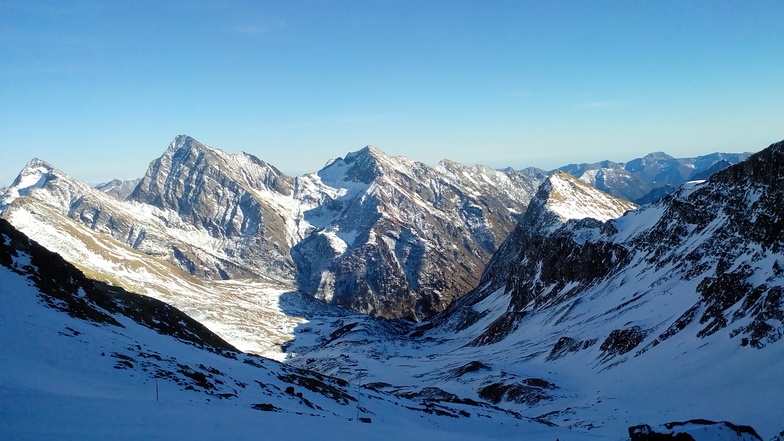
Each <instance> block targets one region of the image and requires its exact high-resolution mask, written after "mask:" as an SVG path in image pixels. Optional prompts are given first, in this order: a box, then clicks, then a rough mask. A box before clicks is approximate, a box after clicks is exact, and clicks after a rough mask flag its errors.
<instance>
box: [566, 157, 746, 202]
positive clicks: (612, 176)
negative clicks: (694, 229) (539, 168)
mask: <svg viewBox="0 0 784 441" xmlns="http://www.w3.org/2000/svg"><path fill="white" fill-rule="evenodd" d="M750 155H751V153H711V154H709V155H702V156H697V157H694V158H674V157H672V156H670V155H668V154H666V153H663V152H654V153H650V154H648V155H645V156H644V157H642V158H636V159H632V160H631V161H627V162H613V161H601V162H595V163H582V164H569V165H565V166H563V167H560V168H558V169H556V170H554V171H565V172H567V173H569V174H571V175H573V176H576V177H577V178H579V179H580V180H582V181H584V182H586V183H588V184H590V185H592V186H594V187H596V188H598V189H599V190H602V191H604V192H606V193H609V194H611V195H613V196H615V197H618V198H621V199H626V200H629V201H632V202H634V203H636V204H638V205H644V204H647V203H650V202H654V201H656V200H658V199H660V198H662V197H664V196H666V195H667V194H670V193H672V192H673V191H675V190H676V189H677V188H678V187H680V186H681V185H683V184H685V183H686V182H689V181H694V180H703V179H706V178H707V177H708V176H710V175H712V174H713V173H716V172H717V171H720V170H722V169H724V168H726V167H729V166H730V165H732V164H737V163H739V162H741V161H743V160H745V159H746V158H748V157H749V156H750Z"/></svg>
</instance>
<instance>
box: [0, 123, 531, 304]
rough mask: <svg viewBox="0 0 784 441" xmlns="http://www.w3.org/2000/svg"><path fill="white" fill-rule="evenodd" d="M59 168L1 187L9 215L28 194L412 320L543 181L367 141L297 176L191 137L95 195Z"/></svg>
mask: <svg viewBox="0 0 784 441" xmlns="http://www.w3.org/2000/svg"><path fill="white" fill-rule="evenodd" d="M31 175H32V174H31ZM61 176H62V179H59V180H60V181H61V182H59V183H55V182H48V181H41V182H40V183H39V180H35V182H36V183H37V185H38V186H39V187H40V188H39V190H40V191H36V192H35V193H36V194H37V196H35V198H33V199H29V200H28V199H26V198H24V197H19V193H18V191H17V192H14V191H9V192H8V194H9V195H13V196H15V199H17V200H18V204H17V205H19V207H18V208H17V209H18V210H22V211H23V210H24V208H23V207H21V206H22V205H24V204H25V200H28V201H29V202H30V203H33V204H41V203H43V204H46V205H50V206H51V207H54V208H55V209H56V210H55V211H56V212H59V213H61V214H62V215H64V216H67V217H70V218H72V219H75V220H77V221H79V222H80V223H82V224H83V225H85V226H86V227H87V228H89V229H92V230H95V231H99V232H102V233H106V234H109V235H111V236H112V237H113V238H114V239H116V240H118V241H120V242H123V243H125V244H126V245H128V246H130V247H132V248H134V249H136V250H139V251H142V252H145V253H148V254H151V255H153V256H156V257H160V258H163V259H165V260H168V261H169V262H171V263H174V264H175V265H176V266H178V267H179V268H181V269H182V270H184V271H186V272H188V273H190V274H193V275H197V276H201V277H206V278H208V279H241V278H263V279H273V280H275V281H277V282H280V283H283V284H286V285H292V284H296V285H298V286H299V288H300V289H302V290H304V291H305V292H307V293H308V294H311V295H314V296H316V297H319V298H323V299H329V300H330V301H332V302H333V303H335V304H337V305H340V306H344V307H349V308H352V309H354V310H357V311H361V312H368V313H372V314H375V315H381V316H384V317H408V318H414V319H421V318H424V317H426V316H429V315H431V314H433V313H435V312H437V311H439V310H441V309H443V308H444V307H445V306H446V305H447V304H448V303H449V302H450V301H451V300H452V299H453V298H454V297H456V296H458V295H460V294H462V293H464V292H466V291H468V290H469V289H470V288H471V287H472V286H473V285H474V284H475V283H476V282H477V280H478V277H479V275H480V274H481V271H482V267H483V265H484V263H485V262H486V261H487V260H488V259H489V258H490V256H491V254H492V252H494V251H495V249H496V248H497V247H498V245H499V244H500V243H501V241H502V240H503V239H504V238H505V237H506V236H507V235H508V233H509V232H510V231H511V230H512V229H513V228H514V225H515V224H516V221H517V217H518V216H519V215H520V214H521V213H522V212H524V211H525V209H526V205H527V203H528V201H529V200H530V198H531V196H532V194H533V190H534V189H535V188H536V186H537V185H538V183H539V182H540V180H541V178H540V177H538V176H531V175H528V174H525V173H522V172H513V171H508V172H499V171H495V170H491V169H488V168H486V167H472V168H467V167H452V168H450V169H447V168H445V167H435V168H431V167H428V166H427V165H425V164H422V163H419V162H416V161H413V160H411V159H408V158H405V157H394V156H389V155H386V154H384V153H383V152H382V151H381V150H379V149H377V148H375V147H372V146H367V147H365V148H363V149H361V150H359V151H356V152H351V153H348V154H346V155H345V157H344V158H338V159H336V160H334V161H330V163H328V165H327V166H325V167H324V168H323V169H322V170H320V171H318V172H317V173H312V174H308V175H304V176H300V177H296V178H292V177H289V176H286V175H285V174H283V173H281V172H280V171H279V170H277V169H276V168H275V167H273V166H271V165H269V164H267V163H265V162H264V161H262V160H260V159H258V158H256V157H255V156H253V155H249V154H246V153H238V154H229V153H226V152H223V151H221V150H219V149H216V148H213V147H210V146H207V145H204V144H202V143H200V142H198V141H197V140H195V139H193V138H191V137H189V136H186V135H181V136H178V137H176V138H175V139H174V140H173V141H172V142H171V143H170V144H169V146H168V147H167V149H166V151H165V152H164V153H163V155H161V157H159V158H157V159H155V160H154V161H152V162H151V163H150V166H149V168H148V170H147V172H146V174H145V176H144V177H143V178H142V179H141V180H140V181H139V182H138V183H137V184H136V185H135V188H133V189H132V190H129V189H126V188H122V189H120V190H118V191H113V190H112V189H114V188H118V186H117V184H116V183H115V184H112V185H107V186H105V187H102V189H104V190H105V191H106V192H103V191H98V190H96V189H93V188H90V187H87V186H84V185H83V184H80V183H78V182H76V181H75V180H74V179H72V178H70V177H68V176H67V175H65V174H61ZM27 181H32V178H31V179H28V180H27ZM27 181H25V182H27ZM12 190H13V189H12ZM126 194H127V197H125V198H124V199H122V198H120V199H121V200H118V197H119V196H120V195H126ZM106 196H112V199H109V198H107V197H106ZM8 203H10V199H9V201H8ZM30 208H32V207H30ZM12 211H13V210H12ZM38 211H40V210H38ZM4 216H6V217H7V218H9V219H10V218H14V217H15V218H16V219H17V222H25V225H24V228H25V231H26V232H27V233H28V234H30V235H31V236H35V230H36V229H38V230H40V231H43V230H44V229H45V226H44V225H38V226H34V225H33V224H32V223H30V222H33V219H38V220H36V221H35V222H44V223H45V222H46V220H45V219H40V218H37V217H36V216H34V215H32V216H23V215H19V216H15V215H14V214H13V213H12V212H11V211H7V212H6V213H5V214H4ZM23 219H24V221H23ZM66 254H67V253H66ZM369 262H376V263H374V264H373V265H377V267H375V266H374V267H373V268H370V267H368V266H367V265H368V263H369ZM444 268H447V270H446V271H444ZM443 274H448V275H450V276H449V280H447V281H444V280H443V278H444V276H443ZM358 293H359V294H358Z"/></svg>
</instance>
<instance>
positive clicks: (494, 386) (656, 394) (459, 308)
mask: <svg viewBox="0 0 784 441" xmlns="http://www.w3.org/2000/svg"><path fill="white" fill-rule="evenodd" d="M783 174H784V141H783V142H780V143H777V144H774V145H772V146H770V147H769V148H767V149H765V150H763V151H762V152H760V153H757V154H755V155H752V156H751V157H750V158H749V159H748V160H746V161H744V162H742V163H740V164H736V165H733V166H731V167H728V168H727V169H725V170H723V171H721V172H718V173H717V174H715V175H714V176H712V177H711V178H710V179H708V180H707V181H704V182H693V183H689V184H688V185H685V186H682V187H681V188H680V189H679V190H678V191H677V192H675V193H673V194H672V195H670V196H667V197H665V198H663V199H661V200H660V201H658V202H656V203H654V204H651V205H647V206H644V207H640V208H638V209H636V210H632V211H628V212H626V214H625V215H623V216H620V217H618V218H616V219H611V220H608V221H606V222H600V221H598V220H595V219H590V218H583V219H576V217H578V216H575V219H568V220H564V219H562V218H560V217H559V216H558V214H557V208H556V210H551V209H550V208H549V206H548V202H549V201H551V200H552V199H556V200H557V199H559V198H558V197H555V198H553V196H558V195H554V194H553V193H554V191H553V189H554V188H555V187H556V186H554V185H552V183H551V182H546V183H544V184H543V185H542V186H541V187H540V192H538V193H537V196H536V197H535V198H534V200H532V201H531V203H530V205H529V210H528V212H527V213H526V216H525V218H524V219H523V220H522V221H521V225H525V226H526V227H525V228H518V229H516V230H515V233H513V234H512V235H510V237H509V238H508V239H507V241H506V242H505V243H504V244H503V245H502V246H501V248H500V250H499V251H498V252H497V253H496V254H495V255H494V257H493V259H492V260H491V261H490V263H488V265H487V267H486V270H485V273H484V275H483V277H482V281H481V282H480V284H479V286H478V287H477V289H475V290H474V291H472V292H471V293H468V294H467V295H465V296H462V297H461V298H459V299H457V300H456V301H455V302H453V303H452V304H451V305H450V306H449V307H448V308H447V309H446V310H445V311H444V312H442V313H440V314H438V315H437V316H435V317H434V318H432V319H430V320H428V321H426V322H423V323H421V324H419V325H417V326H414V327H411V328H407V329H402V330H398V332H392V333H390V330H388V329H386V330H380V329H378V328H377V326H376V325H374V324H372V323H367V322H359V321H356V320H355V319H352V318H348V319H345V320H343V321H341V324H342V326H343V328H341V329H342V332H340V333H335V334H334V335H335V337H336V338H334V339H328V340H323V341H313V340H312V339H307V338H302V339H300V338H299V337H298V338H297V339H295V340H294V342H293V344H292V350H293V351H294V352H299V353H303V354H307V355H306V356H303V357H302V358H300V357H295V358H294V359H292V360H291V361H290V362H291V363H294V364H297V365H300V366H308V367H310V368H312V369H316V370H319V371H322V372H331V373H335V374H340V375H341V376H343V377H344V378H355V377H356V375H357V374H358V373H359V372H361V373H362V375H365V376H366V378H368V380H369V381H374V382H377V383H378V384H380V385H382V386H381V387H382V389H383V390H386V391H390V392H394V393H397V394H401V395H404V396H448V395H457V396H461V397H467V398H471V399H483V400H488V401H491V402H494V403H497V404H498V405H500V406H505V407H507V408H510V409H516V410H518V411H521V412H522V413H523V414H526V415H529V416H531V415H536V416H541V417H543V418H545V419H547V420H549V421H551V422H554V423H558V424H569V425H570V426H572V427H575V428H582V429H584V430H590V431H591V432H592V433H597V434H601V433H604V434H607V432H605V431H606V430H607V429H608V428H611V427H613V426H615V425H618V424H621V425H634V424H639V423H635V422H634V421H643V420H649V421H650V420H653V421H655V420H659V421H665V420H670V421H672V420H678V419H681V420H682V419H685V418H690V417H699V418H707V419H711V420H721V419H725V420H730V421H735V422H742V423H744V424H752V425H753V426H755V428H757V429H760V428H762V429H763V431H764V432H765V433H767V434H768V436H771V435H773V434H776V433H779V432H780V431H781V428H782V426H781V420H780V418H779V412H778V409H779V404H778V403H779V397H780V396H781V394H782V393H784V389H782V385H784V376H782V372H784V356H782V354H784V352H782V351H781V348H782V344H784V339H782V334H784V332H783V331H784V302H783V301H782V293H783V292H784V270H782V268H784V267H783V266H782V264H784V254H783V253H782V251H783V250H784V223H783V222H784V213H782V211H781V210H782V207H781V204H780V201H781V200H784V185H782V184H784V180H782V178H781V176H782V175H783ZM554 178H555V179H560V178H565V176H563V175H562V176H559V175H554V176H553V177H551V178H550V179H551V180H552V179H554ZM567 179H568V178H567ZM550 206H552V205H550ZM310 332H313V331H310ZM300 345H301V346H300ZM369 348H372V349H369ZM338 359H339V360H342V361H341V363H339V364H336V363H335V360H338ZM412 359H416V360H419V362H420V364H414V363H412V362H411V360H412ZM380 366H385V367H386V370H382V369H381V367H380ZM376 370H378V371H379V372H382V373H383V374H384V375H379V374H373V372H374V371H376ZM392 372H398V374H394V373H392ZM728 397H731V400H729V401H728ZM624 403H626V404H624ZM729 403H731V404H729ZM624 406H626V407H624ZM684 413H685V414H686V415H684ZM602 415H603V416H602ZM610 415H611V416H610Z"/></svg>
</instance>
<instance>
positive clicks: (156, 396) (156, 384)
mask: <svg viewBox="0 0 784 441" xmlns="http://www.w3.org/2000/svg"><path fill="white" fill-rule="evenodd" d="M155 401H158V379H157V378H156V379H155Z"/></svg>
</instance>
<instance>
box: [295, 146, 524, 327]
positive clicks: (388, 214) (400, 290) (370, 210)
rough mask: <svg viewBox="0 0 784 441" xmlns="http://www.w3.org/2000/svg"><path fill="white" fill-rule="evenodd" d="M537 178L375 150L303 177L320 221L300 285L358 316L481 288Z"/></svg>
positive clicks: (428, 310)
mask: <svg viewBox="0 0 784 441" xmlns="http://www.w3.org/2000/svg"><path fill="white" fill-rule="evenodd" d="M538 179H539V178H538V177H535V176H533V177H532V176H528V175H525V174H522V173H520V172H499V171H496V170H492V169H488V168H486V167H480V166H477V167H472V168H469V167H465V166H462V165H460V164H456V163H453V162H449V161H443V162H441V163H440V164H439V165H438V166H437V167H435V168H431V167H428V166H426V165H424V164H421V163H418V162H415V161H412V160H409V159H407V158H402V157H390V156H387V155H384V154H383V153H382V152H381V151H379V150H377V149H375V148H373V147H367V148H365V149H363V150H360V151H359V152H355V153H350V154H348V155H347V156H346V158H345V159H343V158H338V159H337V160H335V161H333V162H331V163H330V164H329V165H328V166H327V167H325V168H324V169H323V170H321V171H320V172H318V173H316V174H312V175H306V176H303V177H300V178H298V179H297V189H296V194H295V197H297V198H298V199H301V200H302V201H303V202H304V205H308V204H310V205H311V206H312V207H313V208H309V209H306V210H305V211H304V220H305V221H307V222H308V223H310V224H311V225H313V227H314V230H313V231H312V232H310V234H308V235H307V236H306V238H305V239H304V240H303V241H301V242H300V243H298V244H297V245H296V246H295V247H294V248H293V249H292V255H293V256H294V260H295V262H296V263H297V266H298V269H299V279H298V280H299V285H300V286H301V287H302V288H303V289H304V290H306V291H307V292H311V293H313V294H315V295H317V296H320V297H323V298H325V299H327V300H330V301H331V302H333V303H334V304H336V305H340V306H344V307H347V308H349V309H352V310H355V311H359V312H367V313H370V314H374V315H378V316H382V317H387V318H395V317H406V318H411V319H415V320H418V319H422V318H424V317H428V316H430V315H432V314H434V313H436V312H438V311H440V310H442V309H443V308H444V307H446V305H448V304H449V303H450V302H451V301H452V300H453V299H454V298H455V297H456V296H458V295H459V294H462V293H464V292H466V291H468V290H469V289H470V288H471V287H472V286H474V285H475V284H476V282H477V281H478V275H479V274H481V270H482V268H483V267H484V262H485V261H486V260H488V259H489V257H490V256H491V255H492V253H493V252H494V251H495V250H496V249H497V247H498V245H500V243H501V241H502V240H503V239H504V238H505V237H506V235H508V234H509V232H510V231H511V230H512V228H513V227H514V225H515V223H516V218H515V215H519V213H521V212H523V211H525V207H526V204H527V202H528V200H530V198H531V194H532V193H533V189H534V188H535V187H534V185H536V184H537V183H538ZM325 256H326V258H325Z"/></svg>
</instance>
